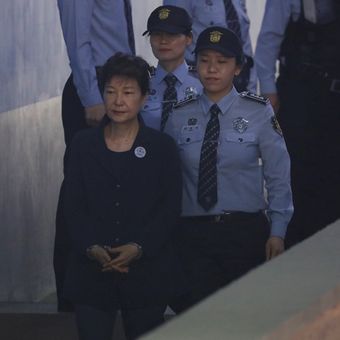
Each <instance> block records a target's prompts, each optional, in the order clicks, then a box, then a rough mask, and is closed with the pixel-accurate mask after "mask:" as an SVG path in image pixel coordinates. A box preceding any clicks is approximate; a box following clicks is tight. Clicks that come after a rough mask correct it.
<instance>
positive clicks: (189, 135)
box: [178, 125, 203, 145]
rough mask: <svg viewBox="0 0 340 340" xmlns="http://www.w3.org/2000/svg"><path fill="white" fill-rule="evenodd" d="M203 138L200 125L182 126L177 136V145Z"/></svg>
mask: <svg viewBox="0 0 340 340" xmlns="http://www.w3.org/2000/svg"><path fill="white" fill-rule="evenodd" d="M202 140H203V132H202V128H201V126H200V125H193V126H190V125H188V126H183V127H182V130H181V132H180V134H179V137H178V144H179V145H189V144H193V143H198V142H200V141H202Z"/></svg>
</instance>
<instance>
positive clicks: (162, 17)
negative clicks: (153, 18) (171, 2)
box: [158, 8, 170, 20]
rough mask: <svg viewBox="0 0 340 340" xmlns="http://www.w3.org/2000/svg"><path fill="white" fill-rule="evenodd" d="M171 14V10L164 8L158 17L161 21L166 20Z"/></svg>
mask: <svg viewBox="0 0 340 340" xmlns="http://www.w3.org/2000/svg"><path fill="white" fill-rule="evenodd" d="M169 13H170V9H167V8H162V9H161V10H160V11H159V12H158V17H159V19H160V20H166V19H168V17H169Z"/></svg>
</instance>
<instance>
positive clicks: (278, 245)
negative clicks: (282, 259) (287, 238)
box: [266, 236, 285, 261]
mask: <svg viewBox="0 0 340 340" xmlns="http://www.w3.org/2000/svg"><path fill="white" fill-rule="evenodd" d="M284 250H285V245H284V241H283V239H282V238H281V237H277V236H271V237H269V239H268V241H267V243H266V259H267V261H268V260H270V259H272V258H273V257H275V256H277V255H280V254H281V253H283V251H284Z"/></svg>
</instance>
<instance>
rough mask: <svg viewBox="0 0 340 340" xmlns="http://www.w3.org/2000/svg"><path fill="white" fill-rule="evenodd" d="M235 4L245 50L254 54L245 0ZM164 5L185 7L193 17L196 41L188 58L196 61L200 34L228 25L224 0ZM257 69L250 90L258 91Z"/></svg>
mask: <svg viewBox="0 0 340 340" xmlns="http://www.w3.org/2000/svg"><path fill="white" fill-rule="evenodd" d="M232 2H233V5H234V7H235V10H236V12H237V15H238V19H239V23H240V28H241V36H242V41H243V52H244V53H245V54H246V55H247V56H249V57H252V56H253V49H252V45H251V41H250V34H249V26H250V22H249V18H248V15H247V11H246V7H245V3H244V0H233V1H232ZM163 3H164V5H173V6H179V7H183V8H185V10H186V11H187V12H188V14H189V15H190V16H191V18H192V33H193V37H194V43H193V44H191V46H189V47H188V49H187V53H186V59H187V60H191V61H194V59H195V57H194V54H192V51H193V50H194V49H195V42H196V40H197V37H198V35H199V34H200V33H201V32H202V31H203V30H204V29H206V28H208V27H210V26H222V27H227V21H226V13H225V7H224V3H223V1H222V0H164V1H163ZM256 81H257V79H256V71H255V66H253V67H252V68H251V70H250V79H249V84H248V90H250V91H252V92H256Z"/></svg>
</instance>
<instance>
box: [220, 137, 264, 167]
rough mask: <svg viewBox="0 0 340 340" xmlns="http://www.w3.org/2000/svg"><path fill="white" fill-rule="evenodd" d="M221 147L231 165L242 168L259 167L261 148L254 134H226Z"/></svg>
mask: <svg viewBox="0 0 340 340" xmlns="http://www.w3.org/2000/svg"><path fill="white" fill-rule="evenodd" d="M220 147H221V154H223V155H226V158H227V160H228V161H227V162H228V164H229V165H231V166H234V167H241V168H248V167H253V166H258V158H259V148H258V141H257V138H256V135H255V134H254V133H242V134H241V133H234V132H228V133H224V134H223V136H222V140H221V145H220Z"/></svg>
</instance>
